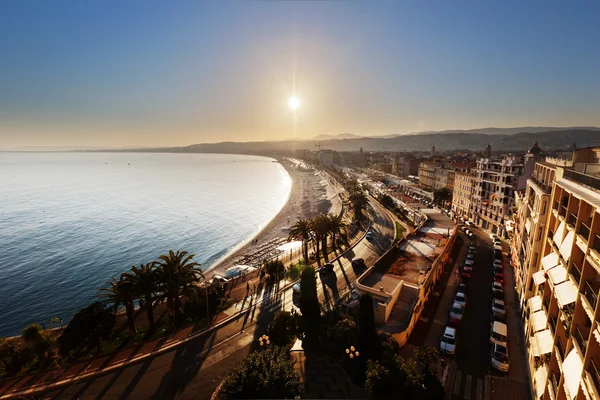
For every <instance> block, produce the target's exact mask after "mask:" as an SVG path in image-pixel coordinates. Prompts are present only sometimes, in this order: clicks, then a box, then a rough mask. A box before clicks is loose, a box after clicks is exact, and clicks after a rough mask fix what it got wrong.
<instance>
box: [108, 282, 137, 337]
mask: <svg viewBox="0 0 600 400" xmlns="http://www.w3.org/2000/svg"><path fill="white" fill-rule="evenodd" d="M99 296H100V298H102V299H104V301H105V302H107V303H108V304H112V307H113V312H114V313H116V312H117V311H118V309H119V306H120V305H121V304H123V305H124V306H125V313H126V315H127V325H128V327H129V335H130V336H135V335H136V334H137V328H136V327H135V313H134V308H133V298H134V296H135V293H134V288H133V282H131V281H129V280H127V279H124V275H123V274H121V277H120V278H119V280H116V279H115V278H112V279H111V280H110V282H109V283H108V287H105V288H101V289H100V295H99Z"/></svg>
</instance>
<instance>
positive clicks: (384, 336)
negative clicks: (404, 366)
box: [375, 331, 400, 368]
mask: <svg viewBox="0 0 600 400" xmlns="http://www.w3.org/2000/svg"><path fill="white" fill-rule="evenodd" d="M375 343H377V357H376V358H377V359H378V360H379V361H380V362H381V363H382V364H383V365H385V366H386V367H388V368H391V367H392V366H393V365H394V363H395V361H396V357H397V356H398V353H399V352H400V345H399V344H398V341H396V339H394V336H392V334H391V333H388V332H385V331H377V339H376V340H375Z"/></svg>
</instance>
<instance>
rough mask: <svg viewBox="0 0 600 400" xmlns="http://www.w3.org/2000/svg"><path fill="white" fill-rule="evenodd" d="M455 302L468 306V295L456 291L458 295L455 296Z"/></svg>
mask: <svg viewBox="0 0 600 400" xmlns="http://www.w3.org/2000/svg"><path fill="white" fill-rule="evenodd" d="M454 303H458V304H460V305H461V306H463V308H464V307H466V306H467V295H466V294H464V293H456V296H454Z"/></svg>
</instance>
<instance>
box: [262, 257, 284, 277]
mask: <svg viewBox="0 0 600 400" xmlns="http://www.w3.org/2000/svg"><path fill="white" fill-rule="evenodd" d="M265 270H266V271H267V274H269V276H271V278H273V279H275V278H277V279H281V278H283V275H284V273H285V265H283V261H281V260H271V261H267V263H266V264H265Z"/></svg>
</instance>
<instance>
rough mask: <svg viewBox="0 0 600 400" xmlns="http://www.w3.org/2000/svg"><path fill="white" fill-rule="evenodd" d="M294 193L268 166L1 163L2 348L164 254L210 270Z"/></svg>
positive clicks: (116, 156)
mask: <svg viewBox="0 0 600 400" xmlns="http://www.w3.org/2000/svg"><path fill="white" fill-rule="evenodd" d="M291 186H292V182H291V178H290V176H289V175H288V173H287V172H286V170H285V169H284V168H283V167H282V166H281V165H280V164H279V163H277V162H276V161H275V160H273V159H271V158H265V157H255V156H242V155H222V154H218V155H217V154H165V153H97V152H65V153H61V152H48V153H42V152H38V153H25V152H23V153H10V152H4V153H0V255H1V257H2V261H1V262H0V310H1V312H0V336H2V337H6V336H11V335H16V334H19V332H21V330H22V329H23V328H24V327H25V326H27V325H28V324H31V323H42V324H49V322H50V320H51V319H52V317H58V318H61V319H62V320H63V321H64V322H65V323H67V322H68V321H69V320H70V318H71V317H72V316H73V315H74V314H75V312H77V310H79V309H80V308H82V307H85V306H87V305H88V304H90V303H91V302H93V301H95V300H97V299H98V289H99V288H100V287H102V286H103V285H105V284H106V283H107V282H108V281H109V280H110V279H111V278H112V277H118V276H119V274H120V273H122V272H124V271H127V270H128V269H129V268H130V267H131V266H132V265H140V264H142V263H148V262H151V261H154V260H156V259H157V258H158V256H159V255H161V254H164V253H167V252H168V251H169V250H186V251H188V252H190V253H193V254H195V258H194V260H195V261H197V262H200V263H201V264H202V268H203V269H209V268H210V267H211V265H214V264H215V262H216V261H218V260H219V259H221V258H223V257H224V256H226V255H227V254H229V253H230V252H231V251H233V250H234V249H235V248H236V247H239V246H240V245H242V244H243V243H245V242H247V241H249V240H250V239H251V238H252V237H253V236H254V235H255V234H256V233H258V232H259V231H260V230H261V229H262V228H264V227H265V226H266V225H267V224H268V222H269V221H270V220H271V219H272V218H274V217H275V216H276V215H277V213H278V212H279V211H280V210H281V208H282V207H283V206H284V205H285V203H286V201H287V199H288V198H289V195H290V192H291Z"/></svg>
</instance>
